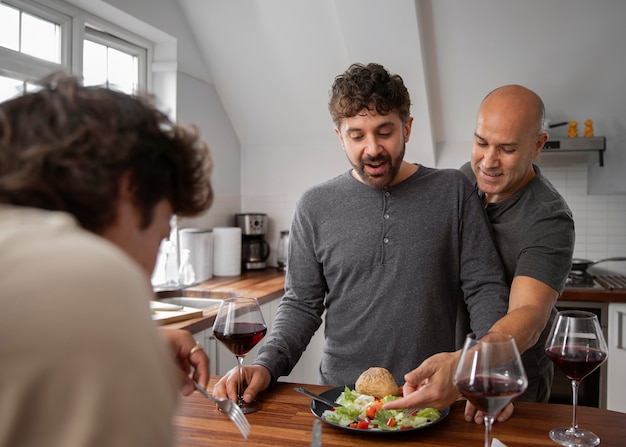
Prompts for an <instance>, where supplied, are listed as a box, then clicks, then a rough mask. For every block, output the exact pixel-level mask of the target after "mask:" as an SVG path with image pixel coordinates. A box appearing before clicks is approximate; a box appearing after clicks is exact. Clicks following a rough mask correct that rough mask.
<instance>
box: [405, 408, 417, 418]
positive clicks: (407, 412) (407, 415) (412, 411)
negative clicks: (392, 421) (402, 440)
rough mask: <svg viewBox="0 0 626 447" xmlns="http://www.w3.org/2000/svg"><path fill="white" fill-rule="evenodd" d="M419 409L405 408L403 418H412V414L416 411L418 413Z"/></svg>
mask: <svg viewBox="0 0 626 447" xmlns="http://www.w3.org/2000/svg"><path fill="white" fill-rule="evenodd" d="M418 410H419V408H407V409H406V410H404V412H403V413H404V416H405V417H411V416H413V413H415V412H416V411H418Z"/></svg>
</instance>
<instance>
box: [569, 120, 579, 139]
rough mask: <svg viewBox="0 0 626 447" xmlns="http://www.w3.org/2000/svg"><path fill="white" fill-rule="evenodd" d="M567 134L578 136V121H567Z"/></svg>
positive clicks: (570, 136)
mask: <svg viewBox="0 0 626 447" xmlns="http://www.w3.org/2000/svg"><path fill="white" fill-rule="evenodd" d="M567 136H568V137H569V138H576V137H577V136H578V123H577V122H576V121H570V122H569V129H567Z"/></svg>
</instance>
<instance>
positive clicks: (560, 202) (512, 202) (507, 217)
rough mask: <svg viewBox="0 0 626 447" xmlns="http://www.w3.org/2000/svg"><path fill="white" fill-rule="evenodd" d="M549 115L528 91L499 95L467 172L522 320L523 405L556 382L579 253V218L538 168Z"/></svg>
mask: <svg viewBox="0 0 626 447" xmlns="http://www.w3.org/2000/svg"><path fill="white" fill-rule="evenodd" d="M544 115H545V112H544V105H543V102H542V101H541V98H539V96H538V95H537V94H536V93H534V92H533V91H531V90H529V89H527V88H525V87H522V86H520V85H507V86H504V87H500V88H497V89H495V90H493V91H492V92H491V93H489V94H488V95H487V96H486V97H485V99H484V100H483V102H482V103H481V105H480V108H479V110H478V115H477V119H476V129H475V131H474V143H473V147H472V156H471V161H470V162H469V163H466V164H465V165H464V166H462V167H461V170H462V171H463V172H464V173H465V174H466V175H467V176H468V177H469V178H470V180H472V181H473V182H474V183H475V186H476V188H477V190H478V193H479V194H480V196H481V197H482V199H483V203H484V204H485V209H486V211H487V214H488V216H489V220H490V221H491V226H492V228H493V231H494V234H495V237H496V242H497V245H498V250H499V251H500V255H501V257H502V261H503V263H504V265H505V269H506V273H507V281H508V283H509V286H510V287H511V293H510V297H509V313H508V315H507V317H505V318H508V319H511V320H513V318H511V317H515V321H512V322H511V323H512V324H513V325H514V326H513V327H516V326H517V328H516V330H514V332H513V334H514V336H515V339H516V341H517V344H518V347H519V348H520V351H522V352H524V354H523V356H522V359H523V360H524V367H525V368H526V373H527V374H528V378H529V386H528V390H527V391H526V393H524V395H523V396H522V397H521V398H520V400H528V401H540V402H541V401H543V402H545V401H547V400H548V398H549V397H550V387H551V384H552V376H553V366H552V362H551V361H550V360H549V359H548V358H547V357H546V355H545V353H544V349H543V348H544V344H545V341H546V338H547V336H548V331H549V330H550V326H551V323H552V319H553V318H554V315H555V314H556V309H555V308H554V305H555V303H556V300H557V299H558V297H559V295H560V294H561V293H562V292H563V289H564V287H565V280H566V278H567V274H568V272H569V270H570V268H571V264H572V253H573V250H574V221H573V219H572V212H571V211H570V209H569V207H568V206H567V203H566V202H565V200H564V199H563V197H561V195H560V194H559V193H558V191H557V190H556V189H555V188H554V186H552V184H551V183H550V182H549V181H548V180H547V179H546V178H545V177H544V176H543V175H542V174H541V171H540V170H539V168H538V167H537V166H536V165H535V164H533V162H534V161H535V160H536V159H537V157H538V156H539V155H540V154H541V150H542V148H543V146H544V144H545V142H546V140H547V139H548V134H547V132H545V130H544V129H543V121H544ZM521 325H524V326H525V327H521Z"/></svg>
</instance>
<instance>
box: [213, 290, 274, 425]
mask: <svg viewBox="0 0 626 447" xmlns="http://www.w3.org/2000/svg"><path fill="white" fill-rule="evenodd" d="M266 332H267V326H266V325H265V320H264V319H263V314H262V313H261V308H260V306H259V303H258V302H257V300H256V299H255V298H247V297H237V298H226V299H225V300H224V301H222V304H220V308H219V310H218V311H217V315H216V317H215V322H214V323H213V335H214V336H215V338H217V339H218V340H219V341H221V342H222V343H223V344H224V346H226V347H227V348H228V349H229V350H230V351H231V352H232V353H233V354H235V357H237V370H238V373H239V374H238V375H239V380H238V383H237V405H239V407H240V408H241V410H242V411H243V412H244V413H245V414H248V413H254V412H255V411H258V410H260V409H261V407H262V404H261V402H259V401H254V402H246V401H244V400H243V386H244V383H243V358H244V357H245V356H246V354H247V353H248V352H250V350H251V349H252V348H254V347H255V346H256V345H257V343H259V342H260V341H261V340H262V339H263V337H265V334H266Z"/></svg>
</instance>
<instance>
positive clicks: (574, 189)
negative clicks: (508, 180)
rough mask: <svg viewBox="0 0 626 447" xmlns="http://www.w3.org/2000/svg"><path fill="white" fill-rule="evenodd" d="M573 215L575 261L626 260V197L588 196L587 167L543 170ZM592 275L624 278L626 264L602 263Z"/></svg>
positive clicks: (576, 166)
mask: <svg viewBox="0 0 626 447" xmlns="http://www.w3.org/2000/svg"><path fill="white" fill-rule="evenodd" d="M541 171H542V173H543V174H544V175H545V176H546V177H547V178H548V179H549V180H550V182H552V184H553V185H554V186H555V187H556V189H558V191H559V192H560V193H561V194H562V195H563V197H565V200H566V201H567V203H568V204H569V206H570V209H571V210H572V213H573V214H574V223H575V225H576V245H575V248H574V257H576V258H583V259H591V260H598V259H604V258H610V257H616V256H621V257H624V256H626V195H588V194H587V172H588V166H587V165H582V164H581V165H572V166H568V167H543V168H541ZM594 271H596V272H600V271H609V272H617V273H624V274H626V262H608V263H601V264H599V265H597V266H596V267H594Z"/></svg>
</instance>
